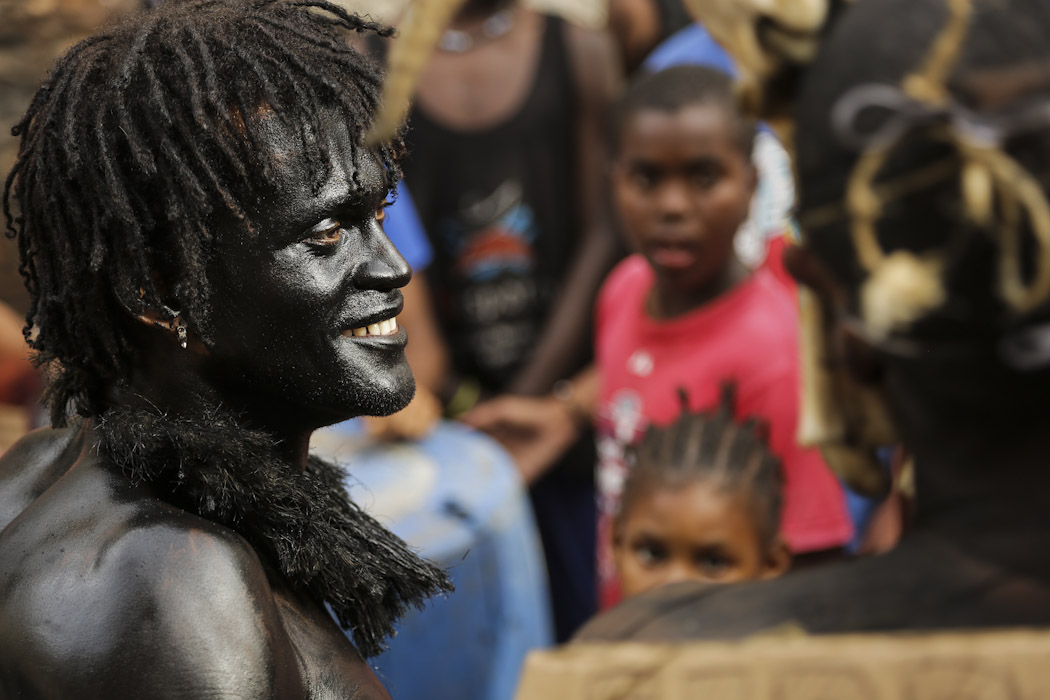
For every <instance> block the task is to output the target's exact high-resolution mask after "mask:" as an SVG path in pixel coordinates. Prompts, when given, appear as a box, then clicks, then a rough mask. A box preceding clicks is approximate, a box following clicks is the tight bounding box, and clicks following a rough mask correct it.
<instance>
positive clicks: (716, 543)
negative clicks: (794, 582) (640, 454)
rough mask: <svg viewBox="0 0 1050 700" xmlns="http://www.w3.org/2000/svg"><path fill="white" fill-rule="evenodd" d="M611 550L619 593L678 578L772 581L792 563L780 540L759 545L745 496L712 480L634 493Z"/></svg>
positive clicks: (627, 595)
mask: <svg viewBox="0 0 1050 700" xmlns="http://www.w3.org/2000/svg"><path fill="white" fill-rule="evenodd" d="M614 555H615V558H616V568H617V569H618V570H619V574H620V587H621V591H622V593H623V596H624V597H625V598H627V597H629V596H633V595H637V594H639V593H642V592H643V591H647V590H649V589H651V588H656V587H658V586H663V585H666V584H669V583H678V582H681V581H703V582H707V583H735V582H737V581H746V580H749V579H756V578H773V577H775V576H779V575H780V574H782V573H783V572H784V571H786V570H787V567H788V565H789V564H790V554H789V553H788V551H787V548H786V547H785V546H784V545H783V543H782V542H780V541H779V540H778V541H777V542H775V543H774V545H773V546H772V547H769V548H767V547H764V546H763V542H762V537H761V533H760V531H759V527H758V523H756V522H755V516H754V514H753V511H752V510H751V508H749V507H748V503H747V496H746V494H743V493H740V492H738V491H731V490H727V489H724V488H721V487H720V485H719V484H718V483H717V482H713V481H711V480H700V481H692V482H689V483H687V484H685V485H683V486H656V487H653V489H652V490H651V491H647V492H645V493H642V494H639V495H638V496H637V497H636V498H635V499H634V501H633V502H632V504H631V507H630V510H629V511H628V512H625V513H623V515H622V516H621V520H620V522H619V526H618V528H617V533H616V541H615V543H614Z"/></svg>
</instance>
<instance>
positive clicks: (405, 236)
mask: <svg viewBox="0 0 1050 700" xmlns="http://www.w3.org/2000/svg"><path fill="white" fill-rule="evenodd" d="M394 192H395V193H396V198H395V199H394V203H393V204H391V205H390V206H389V207H387V208H386V220H385V221H383V230H384V231H386V236H387V238H389V239H390V242H391V243H393V244H394V247H395V248H397V250H398V252H399V253H401V256H402V257H403V258H404V259H405V261H406V262H407V263H408V264H409V265H411V266H412V270H413V271H415V272H420V271H421V270H424V269H426V267H427V265H429V264H430V261H431V260H433V258H434V249H433V248H431V247H430V241H428V240H427V234H426V231H424V230H423V224H422V223H421V222H420V220H419V214H417V213H416V205H415V203H414V202H413V201H412V195H410V194H409V193H408V187H407V186H405V183H403V182H402V183H399V184H398V186H397V187H396V188H395V190H394Z"/></svg>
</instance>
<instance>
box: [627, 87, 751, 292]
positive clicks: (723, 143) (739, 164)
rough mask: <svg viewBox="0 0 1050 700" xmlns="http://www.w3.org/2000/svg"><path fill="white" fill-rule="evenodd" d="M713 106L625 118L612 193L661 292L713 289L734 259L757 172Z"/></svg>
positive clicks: (729, 124)
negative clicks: (736, 244)
mask: <svg viewBox="0 0 1050 700" xmlns="http://www.w3.org/2000/svg"><path fill="white" fill-rule="evenodd" d="M730 120H731V116H730V115H729V113H728V112H727V111H726V109H725V108H724V107H723V106H721V105H718V104H694V105H687V106H685V107H683V108H682V109H680V110H678V111H675V112H667V111H662V110H658V109H641V110H639V111H637V112H635V113H634V114H633V115H631V116H630V117H628V118H627V120H626V121H625V122H624V125H623V132H622V134H621V135H620V138H621V145H620V156H619V158H618V159H617V162H616V165H615V167H614V169H613V185H614V192H615V196H616V202H617V206H618V208H619V211H620V216H621V220H622V222H623V225H624V229H625V230H626V232H627V235H628V237H629V238H630V240H631V243H632V245H633V246H634V247H635V249H636V250H637V251H638V252H640V253H641V254H642V255H644V256H645V257H646V259H647V260H648V261H649V264H650V265H651V266H652V268H653V270H654V271H655V273H656V276H657V280H658V282H659V283H660V284H662V285H664V286H666V287H667V288H668V289H669V291H674V292H678V293H682V294H688V293H690V292H692V291H697V290H701V289H704V288H706V287H708V286H709V285H710V284H711V283H712V282H715V281H716V280H717V279H718V277H719V275H720V274H721V273H722V272H723V270H724V269H725V268H726V266H727V265H728V264H729V262H730V260H732V258H733V255H734V253H733V238H734V236H735V235H736V231H737V229H738V228H739V227H740V225H741V224H742V223H743V222H744V220H745V219H746V218H747V214H748V208H749V205H750V202H751V195H752V194H753V193H754V190H755V177H756V176H755V170H754V167H753V166H752V164H751V160H750V158H749V157H748V156H747V155H745V154H744V153H743V152H742V151H741V149H740V146H739V144H738V141H737V139H736V138H735V137H734V134H735V131H734V125H733V124H732V122H731V121H730Z"/></svg>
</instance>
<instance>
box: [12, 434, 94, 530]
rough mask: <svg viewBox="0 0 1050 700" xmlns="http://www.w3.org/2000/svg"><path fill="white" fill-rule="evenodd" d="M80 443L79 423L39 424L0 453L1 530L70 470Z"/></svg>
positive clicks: (81, 442)
mask: <svg viewBox="0 0 1050 700" xmlns="http://www.w3.org/2000/svg"><path fill="white" fill-rule="evenodd" d="M83 444H84V431H83V430H82V429H81V426H80V425H70V426H68V427H65V428H59V429H54V428H40V429H39V430H34V431H33V432H31V433H29V434H28V435H26V436H24V437H23V438H22V439H21V440H19V441H18V442H16V443H15V444H14V445H12V446H11V448H10V449H9V450H7V452H5V453H4V454H3V456H2V457H0V530H3V529H4V528H5V527H6V526H7V524H8V523H10V522H11V521H12V520H14V519H15V517H16V516H17V515H18V514H19V513H21V512H22V511H23V510H24V509H25V508H26V507H27V506H28V505H29V504H30V503H32V502H33V501H34V500H36V499H37V498H38V497H39V496H40V494H42V493H43V492H44V491H46V490H47V489H49V488H50V487H51V485H52V484H54V483H55V482H56V481H58V479H59V478H60V477H61V476H62V474H64V473H65V472H66V471H68V470H69V468H70V467H71V466H72V465H73V462H74V461H75V460H76V458H77V455H79V454H80V451H81V448H82V447H83Z"/></svg>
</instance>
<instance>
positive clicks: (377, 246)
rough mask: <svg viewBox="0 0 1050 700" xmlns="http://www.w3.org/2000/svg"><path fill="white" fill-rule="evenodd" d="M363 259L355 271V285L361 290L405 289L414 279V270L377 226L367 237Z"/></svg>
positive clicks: (376, 225)
mask: <svg viewBox="0 0 1050 700" xmlns="http://www.w3.org/2000/svg"><path fill="white" fill-rule="evenodd" d="M366 240H367V244H366V245H365V246H364V247H363V249H362V256H363V259H362V260H361V261H359V262H358V264H357V266H356V267H355V269H354V284H355V285H356V286H357V287H358V288H360V289H379V290H384V291H385V290H390V289H397V288H399V287H404V286H405V285H406V284H408V281H409V280H410V279H411V278H412V268H411V267H410V266H409V264H408V263H407V262H406V261H405V259H404V257H402V256H401V253H399V252H398V250H397V248H395V247H394V244H393V243H391V242H390V239H389V238H387V236H386V234H385V233H383V229H382V228H380V226H379V225H378V224H375V225H374V227H373V229H372V230H371V231H369V232H368V235H367V236H366Z"/></svg>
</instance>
